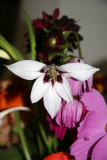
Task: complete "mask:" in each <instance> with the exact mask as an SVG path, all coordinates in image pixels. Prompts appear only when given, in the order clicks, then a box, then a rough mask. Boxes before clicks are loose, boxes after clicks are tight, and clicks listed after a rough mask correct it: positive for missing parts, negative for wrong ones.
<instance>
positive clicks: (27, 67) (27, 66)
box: [6, 60, 46, 80]
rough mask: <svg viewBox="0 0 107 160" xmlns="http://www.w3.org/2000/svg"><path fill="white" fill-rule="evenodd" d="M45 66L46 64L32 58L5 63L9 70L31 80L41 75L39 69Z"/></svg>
mask: <svg viewBox="0 0 107 160" xmlns="http://www.w3.org/2000/svg"><path fill="white" fill-rule="evenodd" d="M45 66H46V65H45V64H44V63H41V62H37V61H32V60H24V61H18V62H16V63H13V64H11V65H6V67H7V68H8V69H9V70H10V71H11V72H13V73H14V74H16V75H17V76H19V77H21V78H24V79H27V80H33V79H35V78H37V77H39V76H41V75H43V74H44V73H41V72H39V71H40V70H41V69H42V68H43V67H45Z"/></svg>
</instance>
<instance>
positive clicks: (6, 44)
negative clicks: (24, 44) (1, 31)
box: [0, 35, 18, 61]
mask: <svg viewBox="0 0 107 160" xmlns="http://www.w3.org/2000/svg"><path fill="white" fill-rule="evenodd" d="M0 47H1V48H3V49H4V50H5V51H6V52H8V53H9V54H10V56H11V57H12V58H13V59H14V60H16V61H17V60H18V58H17V56H16V54H15V52H14V50H13V48H12V46H11V45H10V43H9V42H8V41H7V40H6V39H5V38H4V37H3V36H2V35H0Z"/></svg>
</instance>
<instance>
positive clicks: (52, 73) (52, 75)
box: [49, 67, 57, 83]
mask: <svg viewBox="0 0 107 160" xmlns="http://www.w3.org/2000/svg"><path fill="white" fill-rule="evenodd" d="M49 72H50V80H53V81H54V83H55V82H56V81H57V72H56V70H55V68H54V67H52V68H51V69H50V71H49Z"/></svg>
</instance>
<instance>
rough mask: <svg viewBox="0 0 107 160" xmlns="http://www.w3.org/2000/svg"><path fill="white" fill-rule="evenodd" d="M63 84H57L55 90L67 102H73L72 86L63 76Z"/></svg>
mask: <svg viewBox="0 0 107 160" xmlns="http://www.w3.org/2000/svg"><path fill="white" fill-rule="evenodd" d="M62 81H63V83H59V82H55V85H54V87H55V90H56V92H57V93H58V94H59V96H60V97H62V98H63V99H64V100H65V101H67V102H73V97H72V90H71V86H70V84H69V82H68V80H67V78H65V77H64V76H62Z"/></svg>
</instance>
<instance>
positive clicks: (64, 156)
mask: <svg viewBox="0 0 107 160" xmlns="http://www.w3.org/2000/svg"><path fill="white" fill-rule="evenodd" d="M43 160H75V159H74V158H73V157H70V156H69V154H68V153H63V152H58V153H52V154H51V155H49V156H47V157H45V158H44V159H43Z"/></svg>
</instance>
